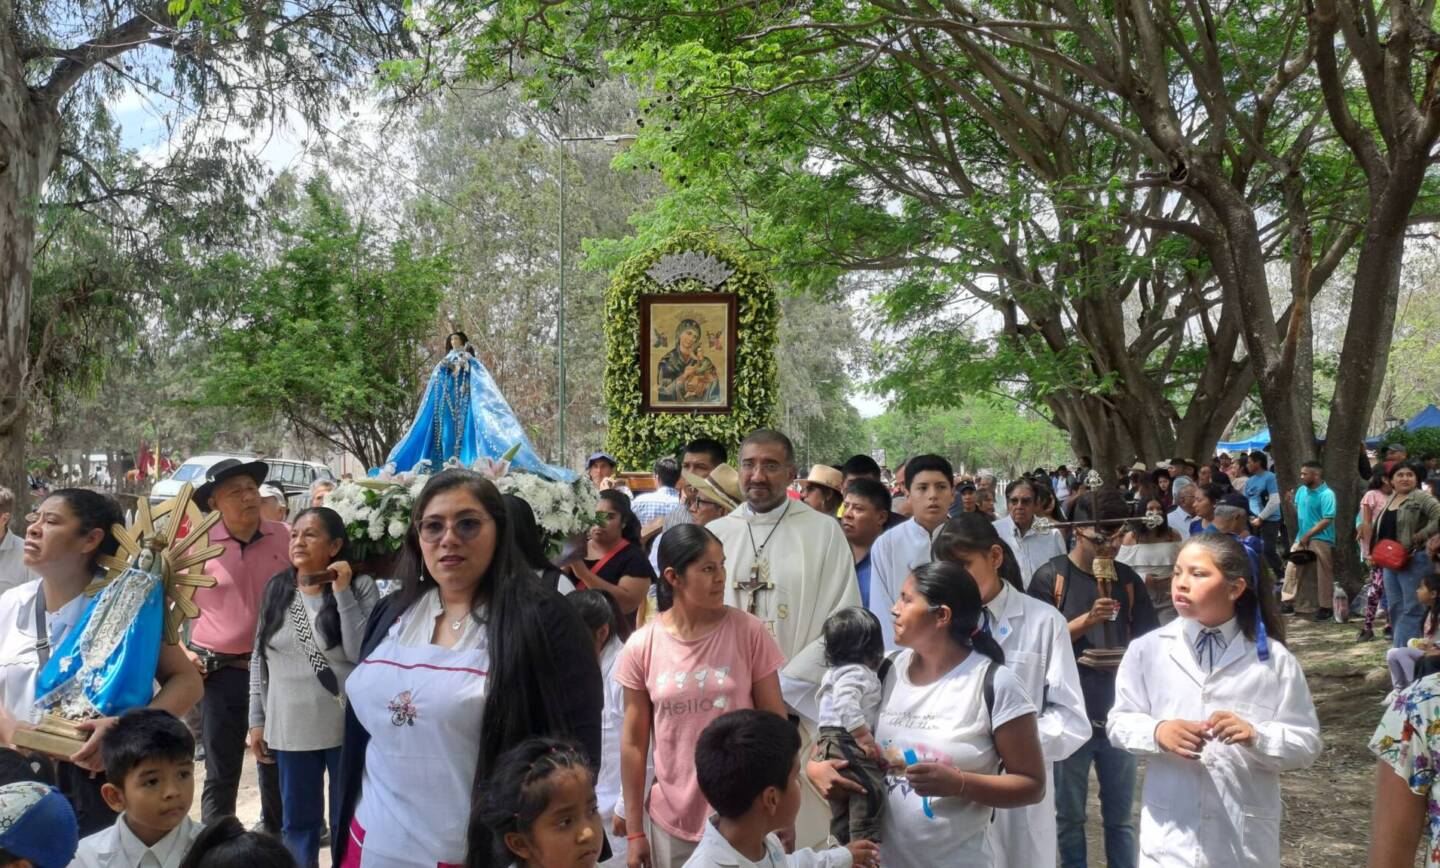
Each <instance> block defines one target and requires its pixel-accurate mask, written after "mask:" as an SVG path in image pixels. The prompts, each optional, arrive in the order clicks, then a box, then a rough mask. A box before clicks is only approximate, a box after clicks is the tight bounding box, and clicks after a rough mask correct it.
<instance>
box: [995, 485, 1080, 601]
mask: <svg viewBox="0 0 1440 868" xmlns="http://www.w3.org/2000/svg"><path fill="white" fill-rule="evenodd" d="M1005 501H1006V506H1007V509H1008V512H1007V513H1006V515H1005V517H1004V518H1001V519H1000V520H999V521H997V522H995V532H996V533H998V534H1000V539H1002V540H1004V541H1005V545H1007V546H1009V547H1010V551H1012V552H1014V553H1015V560H1017V561H1019V562H1020V581H1022V582H1024V583H1025V587H1026V588H1029V587H1030V581H1031V580H1032V579H1033V578H1034V577H1035V571H1036V570H1038V569H1040V567H1041V566H1043V565H1044V564H1046V563H1047V562H1049V560H1050V559H1051V558H1055V557H1060V556H1062V555H1064V554H1065V537H1064V536H1062V535H1061V533H1060V531H1058V530H1055V529H1053V528H1052V529H1050V530H1044V531H1042V530H1039V529H1038V528H1036V527H1035V503H1036V496H1035V485H1034V484H1033V483H1031V482H1030V480H1028V479H1026V478H1024V477H1021V478H1020V479H1017V480H1015V481H1014V482H1012V483H1010V484H1009V485H1007V486H1005Z"/></svg>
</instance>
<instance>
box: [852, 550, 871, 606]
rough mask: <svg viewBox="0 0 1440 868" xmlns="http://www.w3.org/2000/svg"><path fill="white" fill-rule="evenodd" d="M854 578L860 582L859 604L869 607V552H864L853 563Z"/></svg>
mask: <svg viewBox="0 0 1440 868" xmlns="http://www.w3.org/2000/svg"><path fill="white" fill-rule="evenodd" d="M855 578H856V579H858V580H859V582H860V605H862V606H864V607H865V608H867V609H868V608H870V553H869V552H866V553H865V557H863V558H861V559H860V563H858V564H856V565H855Z"/></svg>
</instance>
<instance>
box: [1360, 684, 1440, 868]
mask: <svg viewBox="0 0 1440 868" xmlns="http://www.w3.org/2000/svg"><path fill="white" fill-rule="evenodd" d="M1370 750H1372V751H1373V752H1374V753H1375V755H1376V756H1378V757H1379V758H1380V759H1381V760H1382V761H1383V762H1385V763H1386V764H1388V765H1389V766H1390V767H1391V768H1393V769H1395V773H1396V774H1397V775H1399V776H1400V777H1402V778H1404V779H1405V782H1406V783H1407V784H1409V786H1410V790H1411V791H1412V792H1414V793H1415V794H1416V795H1421V796H1424V797H1425V814H1426V816H1427V817H1428V818H1429V829H1428V835H1429V839H1430V840H1429V843H1428V844H1427V846H1426V850H1425V866H1426V868H1440V800H1437V794H1436V791H1435V789H1434V788H1433V787H1432V786H1431V784H1433V783H1434V781H1435V763H1436V760H1437V754H1440V675H1431V676H1427V677H1425V678H1421V679H1420V680H1418V681H1416V682H1415V683H1414V684H1411V685H1410V686H1409V687H1407V688H1405V689H1404V690H1400V691H1397V692H1396V693H1395V694H1394V696H1393V697H1392V698H1391V702H1390V707H1389V708H1388V709H1387V710H1386V711H1385V716H1384V717H1382V718H1381V719H1380V725H1379V726H1377V727H1376V728H1375V735H1374V736H1372V737H1371V739H1370Z"/></svg>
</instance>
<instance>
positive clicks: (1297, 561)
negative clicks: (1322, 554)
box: [1281, 549, 1318, 567]
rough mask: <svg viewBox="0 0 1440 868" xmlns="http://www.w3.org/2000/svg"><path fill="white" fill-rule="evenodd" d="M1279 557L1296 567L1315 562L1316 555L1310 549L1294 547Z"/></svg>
mask: <svg viewBox="0 0 1440 868" xmlns="http://www.w3.org/2000/svg"><path fill="white" fill-rule="evenodd" d="M1281 557H1283V558H1284V559H1285V560H1287V561H1289V562H1290V563H1292V564H1294V565H1295V566H1297V567H1304V566H1309V565H1310V564H1313V563H1315V558H1316V557H1318V556H1317V555H1316V554H1315V553H1314V552H1313V551H1311V550H1310V549H1295V550H1294V551H1292V552H1286V553H1285V554H1284V555H1282V556H1281Z"/></svg>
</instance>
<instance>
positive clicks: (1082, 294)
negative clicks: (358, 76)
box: [427, 0, 1440, 550]
mask: <svg viewBox="0 0 1440 868" xmlns="http://www.w3.org/2000/svg"><path fill="white" fill-rule="evenodd" d="M1431 14H1432V10H1431V8H1430V6H1429V5H1424V4H1416V3H1413V2H1409V0H1396V2H1390V3H1386V4H1374V3H1372V2H1369V0H1318V2H1313V3H1312V2H1301V0H1293V2H1282V3H1281V4H1280V5H1279V6H1276V5H1275V4H1273V3H1271V4H1267V3H1236V4H1226V5H1223V6H1221V5H1216V4H1214V3H1211V2H1208V0H1194V2H1187V3H1184V4H1158V3H1152V2H1149V0H1127V2H1124V3H1121V4H1119V5H1115V4H1110V3H1094V2H1088V0H994V2H985V3H975V2H963V0H933V2H932V0H918V2H912V0H877V2H864V3H835V2H831V0H804V2H747V3H741V4H709V3H704V4H701V3H692V2H684V0H639V2H636V0H626V2H618V0H617V2H598V3H597V2H590V3H583V4H582V3H578V2H573V3H572V2H558V3H557V2H540V0H535V2H506V3H504V4H500V5H496V4H489V3H467V4H444V3H442V4H440V9H439V10H437V14H436V16H435V17H434V18H433V19H432V18H430V17H429V16H428V15H427V21H431V20H433V21H436V22H443V24H442V25H441V26H445V25H448V24H453V23H454V22H456V21H459V20H465V21H470V22H472V23H474V26H473V27H472V28H470V29H469V30H467V31H466V33H465V35H464V37H463V38H462V41H461V43H460V45H459V47H460V50H461V51H463V52H464V54H465V57H466V59H467V61H468V65H467V67H466V68H467V69H468V70H469V71H470V72H471V73H472V74H477V75H481V76H486V77H503V76H510V75H516V74H520V75H523V76H525V77H526V78H527V80H529V81H530V82H531V84H532V85H533V86H534V87H535V89H536V92H537V93H539V94H541V95H544V94H545V93H548V92H550V91H551V90H552V89H553V88H554V87H555V86H556V84H557V83H559V82H564V81H568V80H571V79H574V78H584V77H585V76H591V75H595V74H597V71H599V70H603V69H604V67H605V65H606V64H608V65H609V66H610V67H611V68H614V69H619V70H621V71H623V72H625V73H627V74H631V75H634V76H637V77H639V78H642V79H644V80H646V81H647V82H648V83H649V84H650V86H651V87H652V89H653V91H654V99H655V100H656V103H654V104H653V106H652V109H655V110H656V111H655V112H654V113H652V115H651V116H649V117H647V118H643V119H642V120H644V121H645V124H644V130H645V133H644V135H643V136H642V141H641V148H642V152H643V153H645V154H647V155H648V156H649V158H650V159H652V160H654V161H655V162H656V163H657V164H660V165H662V166H664V167H665V168H666V170H667V173H668V175H669V177H670V179H671V180H672V182H673V183H675V184H676V185H677V186H678V187H681V188H684V189H685V191H686V192H689V188H691V187H692V186H697V185H698V187H699V188H700V192H698V193H696V194H695V195H704V192H703V191H704V190H705V189H711V190H716V191H723V192H724V193H725V195H728V196H730V197H732V201H731V202H729V203H726V204H728V205H731V206H737V207H741V208H746V209H749V208H754V209H755V211H753V212H752V211H749V210H747V211H745V212H744V213H745V214H746V217H747V224H748V225H749V226H751V227H754V231H755V234H756V235H757V236H759V237H762V238H764V237H767V236H768V238H769V239H771V241H772V243H774V242H780V243H784V244H785V246H786V247H787V249H790V250H792V251H795V252H796V254H797V256H796V259H797V261H799V262H808V263H810V266H811V267H812V268H814V264H815V263H817V262H830V263H832V264H833V265H834V267H837V268H848V267H866V266H867V265H870V264H878V265H881V266H888V267H894V266H896V265H898V266H901V267H902V268H907V269H913V268H914V267H915V266H917V265H919V266H928V269H927V271H926V272H922V273H920V274H919V275H918V277H917V276H916V275H915V274H914V273H913V271H912V272H909V273H906V274H905V277H906V279H907V283H908V285H909V287H911V291H912V293H913V295H912V297H914V298H917V299H919V300H924V299H925V298H926V297H927V295H928V296H929V297H931V298H934V299H935V300H936V301H937V302H939V303H941V304H943V303H944V302H945V301H946V299H947V298H948V297H949V294H950V293H953V292H956V291H957V289H958V290H963V291H964V292H965V293H966V294H968V295H972V296H977V297H981V298H985V297H986V296H987V295H988V296H990V297H1000V299H1001V303H1002V306H1003V305H1013V314H1011V313H1005V312H1003V310H1002V314H1003V315H1005V316H1006V317H1011V318H1013V319H1014V325H1013V326H1011V325H1009V322H1008V319H1007V328H1006V331H1007V332H1008V333H1009V337H1010V339H1011V340H1010V343H1011V346H1010V348H1009V349H1006V350H998V351H997V352H1003V353H1006V354H1008V355H1009V356H1010V358H1011V359H1014V360H1015V361H1017V362H1019V361H1024V360H1025V359H1026V358H1027V356H1032V355H1033V354H1034V353H1035V352H1036V351H1037V350H1044V351H1048V352H1058V353H1062V358H1061V359H1060V361H1061V362H1062V363H1063V364H1062V366H1061V367H1060V368H1059V370H1061V371H1064V370H1066V369H1067V368H1068V369H1069V370H1071V371H1075V370H1083V371H1085V373H1086V375H1087V381H1085V382H1077V385H1078V386H1080V387H1081V389H1080V390H1079V391H1084V389H1086V388H1088V389H1089V391H1090V392H1091V393H1092V394H1093V395H1095V396H1096V397H1098V398H1106V399H1108V400H1110V402H1111V403H1113V404H1115V405H1117V406H1119V407H1120V408H1122V413H1126V414H1129V415H1131V416H1135V417H1142V419H1143V417H1144V416H1146V415H1147V414H1152V415H1158V416H1160V417H1162V418H1161V419H1157V420H1154V421H1153V422H1150V421H1142V422H1137V423H1135V425H1143V426H1145V427H1148V428H1150V429H1151V430H1152V431H1154V430H1157V429H1158V432H1166V431H1167V429H1168V430H1169V432H1172V433H1171V436H1172V437H1173V432H1174V431H1179V430H1185V429H1187V428H1190V429H1192V430H1193V428H1194V427H1195V426H1198V427H1200V428H1205V427H1206V426H1207V425H1208V420H1207V421H1206V422H1201V421H1200V420H1201V419H1202V418H1205V417H1207V416H1213V415H1216V414H1219V415H1228V414H1226V413H1225V410H1226V408H1227V407H1228V408H1229V409H1230V410H1232V411H1233V409H1234V408H1235V407H1236V406H1238V400H1236V398H1235V395H1234V393H1231V392H1229V391H1228V389H1229V388H1234V389H1239V390H1240V391H1241V392H1243V390H1244V389H1245V388H1246V385H1247V380H1253V382H1254V384H1255V385H1256V386H1257V387H1258V390H1259V394H1260V399H1261V402H1262V405H1263V407H1264V410H1265V415H1266V418H1267V421H1268V422H1269V423H1270V427H1271V431H1272V434H1273V436H1274V440H1275V444H1276V448H1277V450H1280V451H1281V452H1283V453H1284V454H1285V455H1287V456H1289V457H1290V459H1291V460H1290V461H1286V462H1283V463H1282V464H1281V470H1282V480H1283V481H1284V483H1285V484H1286V485H1287V486H1293V485H1294V484H1295V482H1296V479H1295V470H1294V468H1295V467H1296V466H1297V465H1298V460H1297V459H1299V458H1301V457H1307V456H1311V455H1314V454H1315V452H1316V445H1315V443H1316V440H1315V436H1314V435H1315V430H1314V425H1313V422H1312V419H1311V407H1310V396H1311V383H1312V380H1313V364H1312V358H1311V357H1312V348H1311V334H1312V332H1313V329H1312V323H1311V315H1312V314H1311V312H1312V304H1313V301H1314V297H1315V295H1316V293H1318V292H1319V291H1321V289H1322V288H1323V287H1324V285H1325V283H1326V281H1327V280H1328V279H1329V278H1330V276H1331V275H1332V274H1333V273H1334V272H1335V269H1336V268H1337V266H1338V265H1339V264H1340V263H1341V261H1342V260H1343V259H1344V258H1345V257H1346V256H1347V255H1353V256H1354V257H1355V266H1356V267H1355V269H1354V272H1353V273H1354V278H1353V281H1352V282H1351V285H1350V286H1349V287H1348V289H1349V292H1348V296H1349V299H1350V304H1349V310H1348V318H1347V323H1346V330H1345V338H1344V345H1343V348H1342V351H1341V355H1340V359H1339V363H1338V366H1337V369H1336V383H1335V391H1334V397H1333V399H1332V401H1331V408H1330V413H1329V424H1328V427H1327V431H1326V432H1325V433H1326V434H1327V436H1328V442H1329V443H1330V444H1332V448H1330V449H1329V450H1328V451H1327V454H1326V456H1325V459H1326V465H1327V471H1328V475H1329V478H1330V479H1331V480H1332V481H1334V482H1335V483H1336V484H1337V486H1338V487H1339V489H1340V491H1341V499H1342V503H1341V508H1342V510H1343V509H1345V508H1346V507H1347V506H1348V505H1349V504H1350V503H1353V497H1354V495H1355V492H1354V491H1353V488H1354V480H1355V476H1354V467H1353V464H1354V452H1355V450H1356V449H1358V448H1359V441H1360V440H1361V438H1362V435H1363V433H1364V429H1365V427H1366V425H1367V423H1368V419H1369V415H1370V414H1369V410H1370V408H1371V407H1372V406H1373V404H1374V401H1375V397H1376V392H1377V390H1378V388H1379V384H1380V378H1381V372H1380V369H1379V366H1377V365H1375V364H1374V360H1375V358H1376V357H1377V355H1379V356H1381V357H1383V355H1384V353H1385V352H1386V351H1387V350H1388V346H1389V341H1390V333H1391V329H1392V325H1393V320H1394V311H1395V298H1396V293H1397V287H1398V275H1399V269H1400V264H1401V260H1402V256H1403V253H1404V242H1405V228H1406V226H1408V225H1409V224H1410V223H1411V222H1412V221H1414V220H1416V219H1422V218H1424V217H1426V214H1425V211H1426V210H1427V209H1426V208H1425V203H1426V201H1433V200H1429V199H1427V197H1425V196H1424V195H1423V194H1424V193H1425V192H1426V185H1427V182H1428V181H1429V180H1430V174H1431V170H1430V165H1431V163H1432V157H1433V154H1434V149H1435V143H1436V139H1437V136H1440V97H1437V87H1436V84H1437V81H1436V69H1437V68H1440V64H1437V62H1436V59H1437V56H1440V37H1437V34H1436V32H1435V30H1434V29H1433V26H1432V23H1431ZM602 58H603V60H602ZM711 179H716V181H715V183H713V184H712V183H710V180H711ZM722 180H723V183H721V181H722ZM757 190H758V191H761V192H762V195H761V196H760V197H759V198H757V197H755V196H753V195H751V192H753V191H757ZM767 190H783V191H784V192H783V195H782V194H777V195H776V196H775V197H774V198H773V199H771V200H770V201H769V202H768V203H767V201H766V199H765V198H764V196H763V192H764V191H767ZM807 191H808V192H809V193H810V195H808V196H807V195H805V193H806V192H807ZM837 191H838V195H837ZM810 209H813V210H814V212H815V215H814V218H813V219H810V220H806V219H805V215H806V213H807V210H810ZM857 209H858V213H857ZM927 210H930V211H933V212H934V216H933V218H928V219H926V220H924V221H923V222H919V223H918V224H917V223H916V221H914V220H912V219H911V217H912V215H916V214H921V215H924V214H925V212H926V211H927ZM927 217H928V215H927ZM857 226H858V227H863V228H864V230H865V231H862V232H857V231H854V227H857ZM787 228H788V229H789V230H790V231H789V233H788V234H787ZM904 229H909V230H910V231H909V233H908V234H904V233H902V232H901V230H904ZM897 242H898V243H897ZM836 253H839V254H840V256H835V254H836ZM897 256H898V257H899V258H898V260H897V259H896V257H897ZM1007 258H1010V259H1012V260H1013V261H1012V262H1007V261H1006V260H1007ZM936 260H938V261H936ZM967 282H968V283H969V284H970V285H969V286H967V285H966V284H967ZM1045 294H1050V295H1051V299H1050V300H1048V301H1047V300H1046V299H1045V298H1044V295H1045ZM1147 298H1148V299H1149V300H1150V301H1151V303H1150V304H1149V305H1147V304H1146V301H1147ZM1096 299H1099V300H1100V301H1101V302H1102V303H1100V304H1097V303H1096ZM1155 299H1158V300H1159V301H1158V302H1156V301H1155ZM1116 300H1118V302H1119V305H1120V307H1119V308H1118V312H1119V313H1118V315H1117V308H1114V307H1111V308H1109V309H1108V310H1107V309H1106V308H1105V307H1104V302H1114V301H1116ZM1087 307H1088V308H1090V309H1091V310H1090V311H1089V313H1088V315H1086V316H1085V319H1086V320H1088V321H1089V323H1090V325H1089V328H1085V327H1082V326H1081V323H1080V320H1081V314H1082V313H1083V312H1084V309H1085V308H1087ZM1067 308H1071V309H1072V310H1070V311H1067ZM1147 308H1148V315H1147ZM1227 315H1228V317H1229V319H1228V321H1227V320H1226V317H1227ZM1177 319H1178V320H1179V321H1180V322H1179V324H1178V325H1177V326H1176V330H1175V331H1173V332H1167V330H1166V326H1165V325H1163V324H1166V323H1170V322H1172V321H1174V320H1177ZM1052 329H1053V330H1055V331H1052V332H1051V334H1054V333H1056V332H1058V331H1064V332H1065V333H1066V334H1067V336H1068V338H1069V340H1067V341H1066V343H1065V345H1064V348H1063V351H1061V350H1057V349H1056V348H1054V347H1053V346H1051V345H1050V344H1051V341H1049V340H1047V337H1048V336H1047V330H1052ZM1122 329H1123V334H1122V333H1121V331H1120V330H1122ZM1105 330H1110V336H1109V338H1108V340H1107V341H1104V342H1101V341H1097V337H1102V336H1103V332H1104V331H1105ZM1146 332H1149V334H1148V335H1147V334H1146ZM1171 335H1179V337H1178V339H1176V340H1175V341H1174V342H1171V341H1170V340H1167V339H1166V338H1168V337H1170V336H1171ZM1202 336H1203V339H1202ZM1156 338H1159V342H1158V343H1154V340H1155V339H1156ZM1232 340H1233V343H1230V341H1232ZM1104 343H1108V344H1109V345H1110V346H1111V347H1118V346H1124V348H1125V350H1124V352H1122V353H1119V354H1118V355H1111V354H1110V353H1109V352H1101V351H1097V349H1096V348H1097V347H1100V348H1103V344H1104ZM919 346H920V347H921V348H924V349H928V348H929V346H930V344H927V343H926V342H921V343H920V344H919ZM1232 347H1234V348H1243V351H1244V354H1245V357H1246V359H1247V364H1248V369H1249V372H1248V374H1247V375H1237V374H1236V372H1235V371H1234V370H1232V369H1231V366H1232V363H1233V362H1234V361H1235V356H1234V355H1233V350H1232V349H1231V348H1232ZM1187 348H1188V349H1190V350H1192V352H1194V357H1193V359H1192V360H1189V361H1187V362H1186V363H1185V364H1182V365H1180V366H1179V370H1181V371H1184V370H1186V365H1189V366H1191V367H1190V368H1189V370H1190V371H1191V372H1192V373H1191V374H1190V376H1189V377H1188V378H1173V379H1172V378H1171V377H1170V373H1169V371H1171V370H1175V369H1176V366H1175V365H1173V364H1170V365H1169V367H1168V368H1167V364H1168V361H1167V354H1168V352H1169V351H1171V350H1172V349H1173V350H1174V352H1175V353H1176V355H1175V356H1174V359H1173V361H1175V362H1180V361H1183V360H1185V359H1186V350H1187ZM1207 353H1208V355H1209V356H1210V357H1211V358H1207V359H1204V360H1203V364H1202V356H1204V355H1205V354H1207ZM1121 356H1123V357H1124V359H1122V358H1120V357H1121ZM1217 356H1218V359H1217V358H1215V357H1217ZM962 357H963V356H961V355H958V354H952V355H950V356H949V357H948V361H952V362H953V361H955V360H956V359H957V358H962ZM941 358H946V357H941ZM1002 361H1005V359H1004V358H1002ZM1147 381H1148V382H1147ZM1064 391H1066V392H1068V393H1074V392H1076V391H1077V390H1076V389H1073V388H1070V387H1068V386H1067V387H1066V388H1065V390H1064ZM1052 394H1054V393H1053V392H1052ZM1046 397H1047V404H1048V403H1049V396H1046ZM1137 399H1138V400H1140V401H1143V402H1144V403H1143V404H1137V403H1135V402H1136V400H1137ZM1192 405H1195V406H1197V407H1198V408H1201V409H1204V410H1205V411H1206V412H1205V414H1203V415H1202V416H1197V417H1195V419H1194V420H1193V421H1192V422H1191V423H1190V425H1189V426H1187V425H1186V424H1185V419H1184V417H1185V416H1187V415H1188V412H1186V411H1187V410H1188V408H1190V407H1191V406H1192ZM1167 407H1168V411H1167ZM1050 409H1051V410H1052V411H1054V412H1055V414H1056V416H1057V417H1062V418H1059V419H1058V421H1061V422H1062V424H1068V423H1067V420H1065V419H1064V418H1063V413H1061V412H1060V410H1061V408H1057V407H1054V406H1051V407H1050ZM1157 411H1158V412H1157ZM1182 414H1183V415H1182ZM1166 415H1170V417H1171V418H1170V419H1169V420H1168V422H1165V420H1164V419H1163V417H1165V416H1166ZM1111 421H1119V422H1120V423H1121V426H1122V427H1123V426H1124V420H1111ZM1177 422H1178V424H1177ZM1162 423H1163V424H1162ZM1082 424H1083V422H1082ZM1132 427H1134V426H1132ZM1116 430H1117V426H1115V425H1113V424H1112V425H1111V426H1110V430H1109V431H1108V432H1106V431H1105V430H1104V429H1103V428H1099V429H1097V430H1096V432H1095V435H1096V436H1097V437H1098V438H1099V439H1100V441H1101V442H1102V443H1103V442H1106V441H1111V440H1113V439H1115V434H1116ZM1072 431H1073V428H1072ZM1214 433H1215V432H1206V433H1205V435H1204V436H1203V437H1197V438H1195V439H1194V440H1193V441H1191V442H1190V443H1187V442H1185V441H1184V440H1180V441H1178V442H1177V445H1178V446H1180V447H1188V446H1190V445H1191V444H1192V443H1193V445H1195V446H1199V447H1204V446H1206V445H1208V441H1209V440H1210V439H1211V438H1212V437H1213V434H1214ZM1157 439H1158V441H1159V442H1158V444H1152V443H1142V444H1138V445H1143V447H1144V448H1145V449H1147V450H1148V449H1150V448H1153V446H1154V445H1158V446H1160V447H1163V446H1164V445H1165V443H1164V436H1163V433H1161V434H1159V435H1157ZM1092 442H1093V441H1092ZM1347 550H1348V549H1347Z"/></svg>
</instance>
